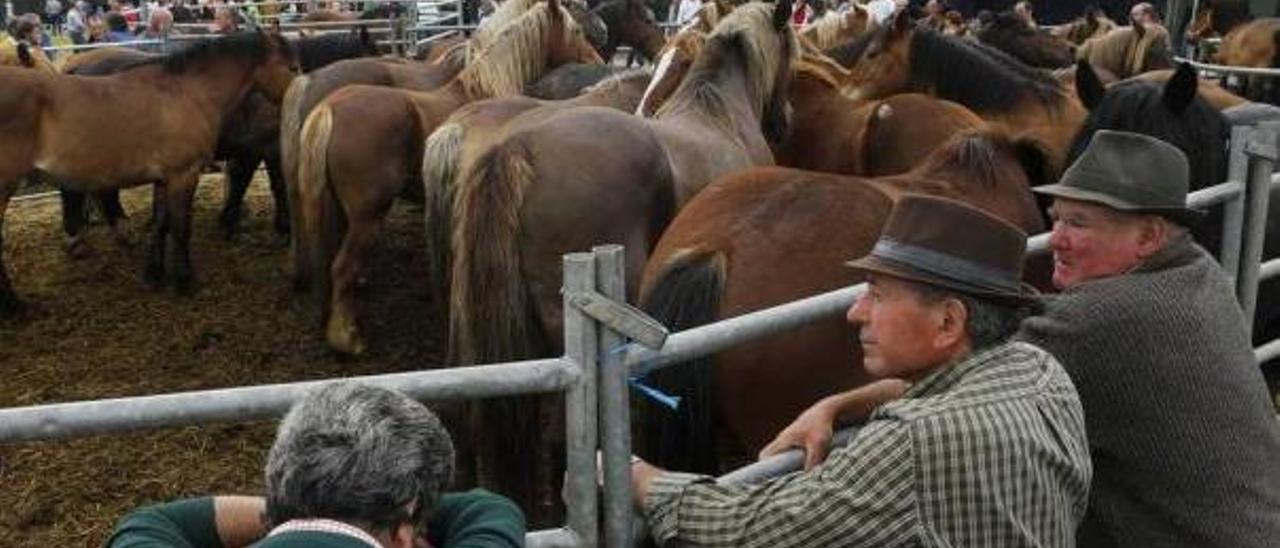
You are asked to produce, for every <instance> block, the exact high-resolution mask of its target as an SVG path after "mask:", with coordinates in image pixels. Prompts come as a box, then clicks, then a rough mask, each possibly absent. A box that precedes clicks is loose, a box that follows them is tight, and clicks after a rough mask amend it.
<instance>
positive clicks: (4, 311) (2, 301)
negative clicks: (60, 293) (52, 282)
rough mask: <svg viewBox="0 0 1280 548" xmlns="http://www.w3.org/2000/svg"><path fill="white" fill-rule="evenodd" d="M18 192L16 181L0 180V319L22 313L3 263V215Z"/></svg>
mask: <svg viewBox="0 0 1280 548" xmlns="http://www.w3.org/2000/svg"><path fill="white" fill-rule="evenodd" d="M17 190H18V179H17V178H14V179H12V180H8V181H4V180H0V318H6V317H10V316H15V315H17V314H18V313H19V312H22V309H23V306H22V300H20V299H18V294H17V293H15V292H14V291H13V283H11V282H10V281H9V269H8V266H6V265H5V262H4V214H5V211H6V210H7V209H9V198H10V197H11V196H13V193H14V192H15V191H17Z"/></svg>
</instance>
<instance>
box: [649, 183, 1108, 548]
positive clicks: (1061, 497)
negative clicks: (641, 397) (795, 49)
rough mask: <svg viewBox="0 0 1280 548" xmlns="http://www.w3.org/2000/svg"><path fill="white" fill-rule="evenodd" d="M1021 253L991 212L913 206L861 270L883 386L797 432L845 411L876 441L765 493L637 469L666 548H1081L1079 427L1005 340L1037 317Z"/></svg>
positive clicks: (1032, 361)
mask: <svg viewBox="0 0 1280 548" xmlns="http://www.w3.org/2000/svg"><path fill="white" fill-rule="evenodd" d="M958 227H963V229H959V230H958V229H957V228H958ZM1025 249H1026V235H1025V234H1023V233H1022V232H1021V231H1020V230H1018V229H1017V228H1016V227H1014V226H1013V225H1011V224H1008V223H1006V222H1004V221H1001V220H999V219H997V218H995V217H993V216H991V215H989V214H987V213H985V212H983V211H981V210H978V209H976V208H973V207H970V206H968V205H965V204H962V203H960V202H956V201H952V200H948V199H944V198H935V197H928V196H918V195H907V196H904V197H902V198H901V199H900V200H899V202H898V203H897V205H896V207H895V208H894V210H893V211H892V213H891V214H890V216H889V219H888V221H887V222H886V225H885V228H884V231H883V233H882V235H881V236H880V239H879V240H878V242H877V243H876V245H875V247H874V248H873V249H872V251H871V253H870V254H868V255H867V256H865V257H862V258H860V259H858V260H855V261H852V262H850V263H849V265H850V266H852V267H853V268H855V269H856V270H858V271H859V272H861V273H863V274H865V275H866V276H867V278H868V282H869V284H868V285H869V289H868V290H867V292H866V293H865V294H864V295H862V296H861V297H860V298H859V299H858V301H857V302H856V303H855V304H854V305H853V306H852V307H851V308H850V309H849V312H848V315H847V317H848V319H849V321H850V322H851V323H853V324H855V325H857V326H859V327H860V331H859V337H860V340H861V343H862V348H863V355H864V358H865V365H866V369H867V371H868V372H869V373H871V374H872V375H874V376H876V377H879V378H881V379H884V380H882V381H880V382H879V383H877V384H873V385H871V386H868V387H864V388H863V389H860V390H855V391H854V392H853V393H851V394H852V396H850V395H848V394H846V395H841V396H836V397H833V399H831V402H830V403H829V404H827V405H825V406H823V405H820V406H817V407H816V409H819V410H820V411H814V410H813V409H811V410H810V411H807V412H806V415H809V417H808V418H805V417H802V418H801V419H800V422H806V421H807V422H825V425H826V428H827V430H828V431H829V430H830V425H831V422H832V421H833V420H834V418H835V415H834V414H832V415H830V416H829V417H823V418H821V419H815V418H814V417H815V416H816V415H818V414H821V413H824V412H826V411H828V410H830V411H831V412H833V413H834V412H836V410H839V411H840V412H841V413H842V414H844V415H846V416H847V415H851V414H861V418H864V419H867V424H866V426H865V427H864V428H863V429H862V430H861V431H860V432H859V433H858V435H857V437H856V438H855V439H854V440H853V441H852V442H851V443H850V444H849V445H848V446H846V447H843V448H840V449H837V450H835V451H834V452H833V453H832V454H831V457H830V458H829V459H827V460H826V462H825V463H823V464H821V465H818V466H815V467H813V468H811V469H809V470H806V471H805V472H803V473H797V474H791V475H788V476H784V477H781V478H775V479H773V480H771V481H768V482H766V483H764V484H761V485H754V486H741V485H732V486H731V485H718V484H716V483H714V481H712V480H711V478H707V477H705V476H697V475H691V474H681V473H671V472H666V471H663V470H659V469H657V468H655V467H653V466H651V465H649V464H647V463H645V462H643V461H639V460H637V461H636V462H635V463H633V465H632V470H631V473H632V483H633V486H634V489H635V496H636V502H637V505H639V506H640V507H642V509H643V511H644V513H645V516H646V517H647V519H648V522H649V526H650V531H651V532H652V534H653V536H654V539H655V540H656V541H657V542H658V543H659V544H660V545H668V544H676V545H697V546H733V547H751V546H761V547H763V546H768V547H770V548H778V547H789V546H937V545H945V546H1062V547H1070V546H1074V544H1075V536H1074V533H1075V529H1076V525H1077V523H1078V522H1079V520H1080V519H1081V518H1082V517H1083V515H1084V510H1085V503H1086V500H1087V495H1088V485H1089V478H1090V470H1091V468H1090V462H1089V453H1088V445H1087V442H1086V439H1085V432H1084V416H1083V413H1082V410H1081V405H1080V401H1079V399H1078V397H1077V395H1076V391H1075V388H1074V387H1073V386H1072V384H1071V380H1070V379H1069V378H1068V377H1067V374H1066V372H1065V371H1064V370H1063V368H1062V366H1061V365H1060V364H1058V362H1057V361H1056V360H1055V359H1054V358H1053V356H1051V355H1049V354H1048V353H1047V352H1045V351H1043V350H1041V349H1040V348H1037V347H1036V346H1034V345H1031V344H1028V343H1025V342H1013V341H1012V340H1011V337H1012V336H1013V334H1014V333H1015V332H1016V331H1017V329H1018V325H1019V323H1020V321H1021V320H1022V318H1023V317H1025V315H1026V314H1027V313H1028V312H1029V310H1030V309H1031V308H1033V307H1034V306H1035V304H1036V300H1035V297H1034V293H1033V292H1031V291H1030V290H1029V289H1027V288H1025V287H1024V286H1022V284H1021V283H1020V282H1019V280H1020V278H1021V271H1022V262H1023V255H1024V252H1025ZM908 383H910V386H909V387H907V384H908ZM846 396H847V397H846ZM842 398H843V399H842ZM891 398H892V399H893V401H890V402H888V403H885V404H884V405H879V406H875V405H867V406H864V407H860V406H859V405H858V404H857V403H851V402H854V401H855V400H860V401H861V402H862V403H863V404H866V403H867V402H872V401H874V402H876V403H879V402H882V401H886V400H889V399H891ZM873 407H874V410H873Z"/></svg>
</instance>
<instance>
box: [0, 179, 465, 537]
mask: <svg viewBox="0 0 1280 548" xmlns="http://www.w3.org/2000/svg"><path fill="white" fill-rule="evenodd" d="M150 202H151V193H150V188H149V187H144V188H138V189H133V190H130V191H127V192H126V193H125V195H124V204H125V208H126V211H128V212H129V215H130V218H129V219H128V221H127V234H129V236H130V237H131V239H132V245H131V246H126V245H121V244H118V243H117V242H116V241H115V240H114V239H113V238H112V237H111V236H110V234H109V232H108V231H107V230H106V229H105V228H104V227H101V226H94V227H92V228H91V233H90V237H89V243H90V244H91V245H92V246H93V249H94V252H93V253H91V254H90V255H89V256H88V257H87V258H83V259H71V258H70V257H69V256H68V255H67V254H66V253H65V252H64V251H63V246H62V236H61V230H60V225H59V216H60V209H59V204H58V200H57V198H52V199H44V200H38V201H30V202H18V203H14V204H12V205H11V206H10V208H9V212H8V215H7V222H6V223H5V227H4V230H5V231H6V232H5V236H6V238H5V243H6V244H7V245H6V247H7V250H6V251H7V258H8V260H9V267H10V269H11V274H12V275H13V278H14V283H15V285H16V287H17V290H18V291H19V292H20V294H21V295H22V296H23V297H24V298H25V299H26V300H27V303H28V304H29V307H30V309H29V310H28V311H27V312H26V314H25V316H23V317H20V318H18V319H15V320H4V321H0V379H3V380H0V407H13V406H22V405H33V404H45V403H55V402H65V401H76V400H84V399H96V398H106V397H119V396H133V395H143V394H155V393H165V392H174V391H182V390H197V389H208V388H221V387H230V386H239V385H251V384H263V383H272V382H286V381H296V380H305V379H320V378H327V377H335V376H348V375H364V374H373V373H379V372H392V371H405V370H411V369H415V368H423V367H431V366H432V365H433V364H435V363H438V361H439V356H438V353H439V347H440V344H439V336H438V334H437V333H434V332H432V329H431V328H430V327H429V326H430V325H432V322H433V321H434V320H433V318H431V317H429V314H430V310H429V307H428V303H427V297H426V295H427V290H426V287H425V284H424V283H423V282H422V276H421V274H420V273H421V272H423V271H424V269H425V266H424V261H423V253H422V252H421V249H422V246H423V236H422V228H421V227H422V223H421V221H420V218H421V217H420V215H421V213H420V210H416V209H412V208H411V207H410V206H407V205H405V204H397V206H396V207H395V208H394V209H393V210H392V213H391V215H390V217H389V219H388V223H387V225H386V227H387V228H386V231H385V232H384V234H383V237H382V238H381V241H380V244H381V245H379V246H378V250H377V251H376V252H375V253H374V257H372V261H371V263H370V264H371V266H370V268H369V275H368V278H369V280H368V281H369V283H368V285H367V286H366V288H365V289H364V292H363V302H364V303H366V311H365V313H364V319H365V320H366V324H365V325H366V326H367V333H368V336H369V339H370V340H369V343H370V350H369V352H368V355H367V356H363V357H361V358H359V359H341V358H339V357H337V356H335V355H333V354H332V353H330V352H329V351H328V350H327V349H326V347H325V345H324V342H323V339H322V336H321V334H320V329H319V328H318V326H316V325H315V324H314V323H313V320H312V319H311V318H313V316H312V315H311V314H310V312H309V310H310V309H309V307H307V306H306V305H305V302H306V301H304V300H303V299H300V298H298V297H296V296H295V295H294V294H293V292H292V290H291V289H290V286H289V283H288V278H287V272H288V270H287V255H288V253H287V246H286V244H285V243H284V241H283V240H281V239H279V238H277V237H276V236H274V235H273V234H272V231H271V224H270V223H271V218H270V216H271V197H270V195H269V193H268V192H267V190H266V183H265V181H255V182H254V185H253V187H252V190H251V192H250V196H249V199H248V213H247V215H246V223H245V230H244V232H243V233H242V235H241V236H240V237H239V238H238V239H237V240H236V241H232V242H228V241H225V240H223V239H222V237H221V235H220V231H219V230H218V229H217V226H216V216H217V212H218V208H219V207H220V206H221V202H222V180H221V176H220V175H210V176H206V177H205V180H204V181H202V184H201V187H200V191H199V195H198V197H197V204H196V211H195V214H194V216H195V227H194V229H193V233H194V234H193V237H192V246H191V248H192V260H193V264H194V266H195V269H196V276H197V278H198V280H199V284H200V287H199V290H198V291H197V293H196V294H195V295H193V296H190V297H181V296H177V295H175V294H174V293H173V291H172V290H152V289H150V288H148V287H147V286H146V285H145V284H144V283H143V282H142V280H141V276H140V270H141V265H142V260H143V254H144V252H145V248H146V246H145V242H146V222H147V219H148V217H149V216H150V212H149V207H150V205H149V204H150ZM273 435H274V431H273V423H271V422H263V423H242V424H220V425H213V426H207V427H191V428H182V429H169V430H161V431H150V432H145V433H136V434H120V435H111V436H101V437H96V438H87V439H80V440H74V441H69V442H49V443H26V444H13V445H0V546H5V547H46V546H67V547H71V546H86V547H87V546H99V545H101V543H102V541H103V540H104V539H105V538H106V536H107V535H108V534H109V532H110V531H111V528H112V526H113V525H114V523H115V521H116V520H117V519H118V518H119V517H120V516H121V515H123V514H124V513H125V512H126V511H127V510H129V509H131V508H133V507H136V506H138V505H140V504H145V503H149V502H155V501H163V500H168V499H173V498H177V497H183V496H188V495H197V494H207V493H258V492H260V490H261V484H262V480H261V478H260V475H261V472H260V471H261V469H262V461H263V458H264V456H265V454H266V449H267V448H268V446H269V444H270V441H271V438H272V436H273Z"/></svg>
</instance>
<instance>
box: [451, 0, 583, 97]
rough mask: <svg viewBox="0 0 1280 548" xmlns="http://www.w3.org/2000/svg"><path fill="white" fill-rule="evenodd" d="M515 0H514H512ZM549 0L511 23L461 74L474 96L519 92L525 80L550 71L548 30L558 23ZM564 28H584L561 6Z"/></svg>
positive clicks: (568, 34) (567, 30) (567, 31)
mask: <svg viewBox="0 0 1280 548" xmlns="http://www.w3.org/2000/svg"><path fill="white" fill-rule="evenodd" d="M508 1H514V0H508ZM549 10H550V7H549V4H546V3H541V4H538V5H536V6H534V7H532V8H529V10H528V11H526V12H525V13H524V14H523V15H521V16H520V18H519V19H516V20H515V21H513V22H512V23H511V24H510V25H507V27H506V28H505V29H502V32H500V33H498V35H497V36H495V37H494V38H493V42H492V43H491V44H490V45H489V47H488V48H486V49H485V50H484V51H481V52H480V53H478V54H476V56H475V58H474V59H472V61H471V63H468V64H467V67H466V68H464V69H462V72H461V73H459V74H458V80H459V81H460V82H462V85H463V86H464V88H465V89H466V90H467V93H469V94H471V95H474V96H490V97H498V96H503V95H517V94H519V93H521V92H522V91H523V90H524V86H525V84H527V83H528V82H532V81H533V80H535V79H537V78H538V77H540V76H542V73H544V72H546V65H547V62H546V58H547V55H548V51H547V50H548V47H547V42H548V38H549V36H548V33H549V32H551V29H552V28H553V27H554V22H553V21H552V20H551V12H550V11H549ZM560 21H561V23H562V25H561V27H560V31H561V32H563V33H565V37H566V38H568V37H571V36H572V35H574V34H576V33H580V32H581V31H580V30H579V29H578V24H577V23H576V22H574V20H573V17H572V16H570V15H569V12H568V11H567V10H565V9H564V8H560Z"/></svg>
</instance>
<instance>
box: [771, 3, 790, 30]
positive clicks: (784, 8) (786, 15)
mask: <svg viewBox="0 0 1280 548" xmlns="http://www.w3.org/2000/svg"><path fill="white" fill-rule="evenodd" d="M790 22H791V0H778V4H777V5H775V6H774V8H773V28H775V29H777V30H782V29H785V28H787V24H788V23H790Z"/></svg>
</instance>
